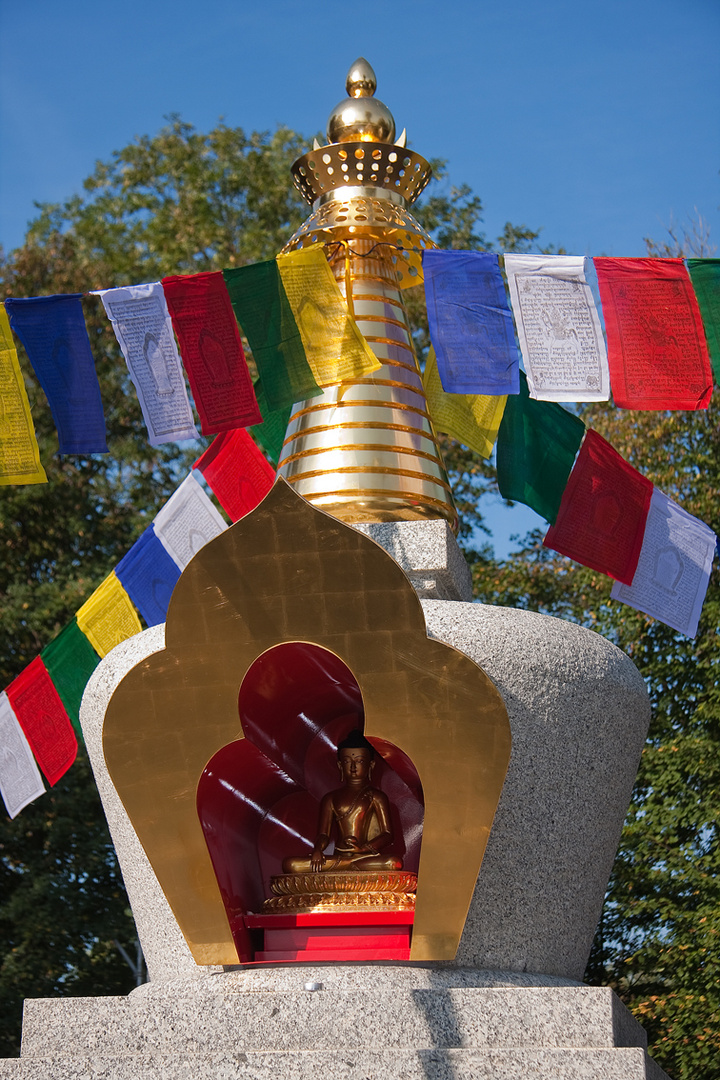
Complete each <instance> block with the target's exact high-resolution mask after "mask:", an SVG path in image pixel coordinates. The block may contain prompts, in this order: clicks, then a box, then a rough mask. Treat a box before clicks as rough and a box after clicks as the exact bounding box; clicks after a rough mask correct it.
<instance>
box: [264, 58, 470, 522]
mask: <svg viewBox="0 0 720 1080" xmlns="http://www.w3.org/2000/svg"><path fill="white" fill-rule="evenodd" d="M375 86H376V79H375V72H374V71H373V69H372V68H371V66H370V64H369V63H368V62H367V60H365V59H364V58H363V57H360V58H359V59H358V60H356V61H355V63H354V64H353V65H352V67H351V68H350V71H349V72H348V76H347V82H346V88H347V93H348V97H346V98H343V100H342V101H341V102H340V103H339V104H338V105H336V106H335V108H334V109H333V111H332V113H331V114H330V120H329V122H328V139H329V140H330V141H329V142H328V144H327V146H317V145H316V146H314V147H313V149H312V150H311V151H310V152H309V153H307V154H304V155H303V156H302V157H301V158H298V160H297V161H296V162H295V163H294V164H293V167H292V173H293V179H294V181H295V184H296V186H297V187H298V189H299V190H300V191H301V193H302V195H303V196H304V198H305V199H306V200H307V202H309V203H310V204H311V205H312V207H313V212H312V214H311V215H310V216H309V217H308V218H307V220H306V221H305V222H304V224H303V225H301V227H300V228H299V229H298V231H297V232H296V233H295V235H294V236H293V238H292V240H290V242H289V244H288V245H287V246H286V248H285V250H286V251H294V250H295V249H297V248H302V247H309V246H311V245H314V244H322V245H323V246H324V247H325V251H326V254H327V256H328V260H329V262H330V266H331V268H332V270H333V273H334V274H335V277H336V280H337V282H338V285H339V286H340V289H341V291H342V292H343V295H344V296H345V299H346V301H347V304H348V308H349V309H350V311H351V313H352V314H353V315H354V316H355V320H356V322H357V325H358V327H359V328H360V331H361V333H362V334H363V335H364V336H365V339H366V341H367V342H368V344H369V346H370V348H371V349H372V350H373V352H374V353H375V355H376V356H377V358H378V360H379V361H380V363H381V364H382V367H381V368H380V369H379V370H378V371H376V372H373V373H372V374H371V375H369V376H367V377H366V378H363V379H356V380H353V381H351V382H344V383H338V384H337V385H334V386H328V387H326V388H325V389H324V391H323V393H322V394H321V395H318V396H317V397H313V398H309V399H308V400H307V401H301V402H298V403H297V404H296V405H294V406H293V409H292V413H291V416H290V423H289V425H288V429H287V435H286V437H285V443H284V445H283V449H282V451H281V454H280V461H279V463H278V474H279V475H280V476H283V477H284V478H285V479H286V480H287V481H288V483H289V484H291V485H292V486H293V487H294V488H295V490H296V491H297V492H298V493H299V494H300V495H303V496H304V497H305V498H306V499H307V500H308V501H309V502H311V503H313V504H314V505H315V506H318V507H320V508H321V509H323V510H326V511H327V512H328V513H330V514H334V515H335V516H336V517H338V518H340V519H341V520H342V521H402V520H413V519H419V518H445V519H446V520H447V521H449V522H450V523H451V524H452V525H453V526H456V525H457V512H456V510H455V506H454V504H453V499H452V493H451V491H450V485H449V483H448V478H447V474H446V472H445V466H444V465H443V461H442V458H441V456H440V450H439V448H438V445H437V439H436V437H435V432H434V430H433V427H432V422H431V420H430V416H429V414H428V409H427V401H426V400H425V393H424V391H423V385H422V378H421V375H420V368H419V366H418V362H417V357H416V355H415V347H414V344H413V339H412V334H411V332H410V326H409V323H408V318H407V312H406V310H405V304H404V301H403V297H402V292H401V290H402V289H403V288H405V287H407V286H409V285H415V284H417V283H418V282H419V281H420V280H422V250H423V248H428V247H434V246H435V245H434V244H433V241H432V239H431V238H430V237H429V236H428V234H427V233H426V232H425V230H424V229H423V228H422V226H421V225H420V224H419V223H418V222H417V221H416V220H415V218H414V217H413V216H412V214H411V213H410V210H409V206H410V204H411V203H412V202H413V200H414V199H416V198H417V196H418V195H419V194H420V192H421V191H422V190H423V188H424V187H425V185H426V184H427V182H428V181H429V179H430V175H431V171H430V165H429V164H428V162H427V161H426V160H425V158H423V157H421V156H420V154H416V153H415V152H414V151H412V150H408V149H406V147H405V140H404V134H405V133H404V132H403V135H402V136H401V137H400V140H399V141H398V142H392V140H393V139H394V138H395V121H394V119H393V116H392V113H391V112H390V110H389V109H388V108H387V106H386V105H384V104H383V103H382V102H381V101H379V100H378V99H377V98H376V97H375V96H374V94H375Z"/></svg>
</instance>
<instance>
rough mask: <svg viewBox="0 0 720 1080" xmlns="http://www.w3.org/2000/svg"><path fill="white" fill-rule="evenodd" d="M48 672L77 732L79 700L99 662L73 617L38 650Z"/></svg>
mask: <svg viewBox="0 0 720 1080" xmlns="http://www.w3.org/2000/svg"><path fill="white" fill-rule="evenodd" d="M40 659H41V660H42V662H43V663H44V664H45V667H46V668H47V670H48V674H49V675H50V678H51V679H52V681H53V683H54V684H55V689H56V690H57V692H58V694H59V695H60V700H61V701H62V703H63V705H64V706H65V711H66V712H67V714H68V716H69V717H70V719H71V721H72V724H73V727H74V728H75V731H76V733H78V734H80V702H81V701H82V696H83V693H84V691H85V687H86V686H87V682H88V679H89V678H90V676H91V675H92V673H93V671H94V670H95V668H96V667H97V666H98V664H99V663H100V657H99V656H98V654H97V653H96V652H95V650H94V649H93V647H92V645H91V644H90V642H89V641H88V639H87V638H86V637H85V635H84V634H83V632H82V630H81V629H80V627H79V626H78V624H77V620H76V619H73V621H72V622H71V623H68V625H67V626H66V627H65V629H64V630H61V631H60V633H59V634H58V636H57V637H56V638H55V639H54V640H53V641H51V642H50V644H49V645H47V646H46V647H45V648H44V649H43V651H42V652H41V653H40Z"/></svg>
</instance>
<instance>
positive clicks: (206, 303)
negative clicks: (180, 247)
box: [162, 270, 261, 435]
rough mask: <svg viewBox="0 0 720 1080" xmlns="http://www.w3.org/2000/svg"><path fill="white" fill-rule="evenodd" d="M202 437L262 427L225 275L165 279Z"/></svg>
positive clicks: (212, 274)
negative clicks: (249, 425) (256, 425)
mask: <svg viewBox="0 0 720 1080" xmlns="http://www.w3.org/2000/svg"><path fill="white" fill-rule="evenodd" d="M162 284H163V288H164V290H165V297H166V299H167V303H168V308H169V309H170V315H171V317H172V321H173V326H174V327H175V333H176V334H177V338H178V341H179V342H180V353H181V355H182V360H183V364H184V365H185V370H186V371H187V374H188V379H189V380H190V389H191V390H192V393H193V398H194V400H195V407H196V409H197V411H198V414H199V416H200V427H201V429H202V433H203V435H214V434H215V433H216V432H218V431H229V430H231V429H232V428H237V427H245V426H246V425H247V424H257V423H259V422H260V419H261V417H260V410H259V408H258V404H257V401H256V400H255V394H254V393H253V387H252V382H251V380H250V372H249V371H248V368H247V364H246V362H245V353H244V352H243V347H242V342H241V340H240V334H239V333H238V328H237V322H236V321H235V316H234V314H233V309H232V304H231V303H230V297H229V296H228V291H227V289H226V288H225V281H224V279H223V276H222V273H221V272H220V271H219V270H217V271H215V272H212V273H202V274H188V275H187V276H173V277H166V278H163V281H162Z"/></svg>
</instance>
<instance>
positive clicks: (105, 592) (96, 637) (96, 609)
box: [75, 571, 142, 656]
mask: <svg viewBox="0 0 720 1080" xmlns="http://www.w3.org/2000/svg"><path fill="white" fill-rule="evenodd" d="M75 618H76V619H77V624H78V626H79V627H80V629H81V630H82V632H83V634H85V636H86V637H87V639H88V641H89V642H90V644H91V645H92V647H93V648H94V649H95V651H96V652H97V653H99V654H100V656H107V654H108V653H109V652H110V650H111V649H114V648H115V646H116V645H119V644H120V642H121V641H126V640H127V639H128V638H130V637H133V635H134V634H139V633H140V632H141V630H142V625H141V623H140V620H139V619H138V617H137V612H136V611H135V608H134V607H133V605H132V602H131V600H130V597H129V596H128V594H127V593H126V592H125V590H124V589H123V587H122V585H121V584H120V582H119V581H118V579H117V577H116V576H115V573H114V571H113V572H112V573H110V574H108V576H107V577H106V578H105V580H104V581H103V583H102V584H101V585H99V586H98V587H97V589H96V590H95V592H94V593H93V594H92V596H91V597H90V598H89V599H88V600H86V601H85V603H84V604H83V606H82V607H81V608H80V609H79V610H78V612H77V613H76V615H75Z"/></svg>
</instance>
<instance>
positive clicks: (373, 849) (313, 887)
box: [264, 730, 417, 911]
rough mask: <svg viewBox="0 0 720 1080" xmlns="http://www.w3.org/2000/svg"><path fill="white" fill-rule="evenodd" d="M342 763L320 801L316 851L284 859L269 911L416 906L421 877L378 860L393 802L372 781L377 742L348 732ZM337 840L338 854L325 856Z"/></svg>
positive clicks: (389, 837) (385, 858)
mask: <svg viewBox="0 0 720 1080" xmlns="http://www.w3.org/2000/svg"><path fill="white" fill-rule="evenodd" d="M337 764H338V769H339V771H340V776H341V777H342V785H341V786H340V787H339V788H335V789H334V790H333V791H328V793H327V794H326V795H324V796H323V799H322V801H321V803H320V812H319V814H318V830H317V836H316V837H315V842H314V845H313V849H312V851H311V852H310V854H309V855H300V856H295V855H291V856H288V857H287V858H286V859H284V860H283V875H282V876H278V877H273V878H271V882H270V887H271V891H272V892H273V894H274V895H273V896H272V897H271V898H270V899H269V900H266V901H265V904H264V910H266V911H278V910H295V911H298V910H305V911H308V910H312V911H322V910H327V909H335V908H337V907H343V908H345V909H347V908H355V909H363V908H368V907H370V908H373V909H381V908H387V909H390V910H409V909H412V908H413V907H414V904H415V889H416V886H417V877H416V875H415V874H409V873H399V871H401V870H402V865H403V863H402V859H400V858H398V857H397V856H396V855H389V854H385V855H383V854H381V852H382V850H383V848H386V847H388V845H390V844H392V841H393V832H392V821H391V814H390V803H389V801H388V797H387V795H386V794H385V793H384V792H383V791H380V790H379V788H375V787H373V786H372V784H371V782H370V781H371V777H372V771H373V766H374V764H375V750H374V748H373V746H372V743H370V742H368V740H367V739H366V738H365V736H364V735H363V734H362V732H361V731H358V730H356V731H351V732H350V734H349V735H348V737H347V738H346V739H344V740H343V741H342V742H341V743H340V744H339V746H338V749H337ZM333 840H334V842H335V847H334V851H333V853H332V854H331V855H326V854H325V849H326V848H327V847H328V846H329V844H330V843H331V841H333Z"/></svg>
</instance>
